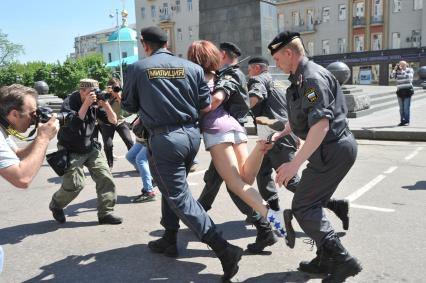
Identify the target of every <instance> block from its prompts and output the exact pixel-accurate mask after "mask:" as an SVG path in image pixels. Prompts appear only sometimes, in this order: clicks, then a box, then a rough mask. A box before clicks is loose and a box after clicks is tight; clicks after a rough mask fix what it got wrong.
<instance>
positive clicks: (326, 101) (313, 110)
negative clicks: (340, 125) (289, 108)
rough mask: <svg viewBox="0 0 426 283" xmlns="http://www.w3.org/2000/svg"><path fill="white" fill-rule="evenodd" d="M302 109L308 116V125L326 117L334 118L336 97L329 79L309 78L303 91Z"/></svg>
mask: <svg viewBox="0 0 426 283" xmlns="http://www.w3.org/2000/svg"><path fill="white" fill-rule="evenodd" d="M301 96H302V98H301V99H302V109H303V111H304V112H305V113H306V114H307V116H308V127H309V128H310V127H312V126H313V125H315V124H316V123H317V122H318V121H320V120H322V119H324V118H326V119H328V120H333V119H334V113H333V109H334V105H335V99H334V94H333V92H332V89H331V88H330V86H329V85H328V83H327V81H324V80H319V79H308V80H307V81H306V82H305V86H304V88H303V91H302V93H301Z"/></svg>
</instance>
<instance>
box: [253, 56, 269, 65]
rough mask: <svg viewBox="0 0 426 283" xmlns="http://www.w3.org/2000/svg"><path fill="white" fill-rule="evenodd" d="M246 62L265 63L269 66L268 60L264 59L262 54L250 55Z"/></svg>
mask: <svg viewBox="0 0 426 283" xmlns="http://www.w3.org/2000/svg"><path fill="white" fill-rule="evenodd" d="M248 64H249V65H251V64H265V65H267V66H269V61H268V59H266V58H265V57H263V56H255V57H251V59H250V60H249V61H248Z"/></svg>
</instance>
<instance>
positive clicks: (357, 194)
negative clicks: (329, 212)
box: [346, 175, 386, 202]
mask: <svg viewBox="0 0 426 283" xmlns="http://www.w3.org/2000/svg"><path fill="white" fill-rule="evenodd" d="M384 178H386V176H385V175H379V176H377V177H376V178H374V179H373V180H371V181H370V182H368V183H367V184H366V185H364V186H363V187H362V188H360V189H358V190H356V191H355V192H353V193H352V194H350V195H349V196H347V197H346V199H347V200H349V201H350V202H353V201H354V200H356V199H358V198H359V197H360V196H362V195H363V194H365V193H366V192H368V191H369V190H371V189H372V188H373V187H374V186H375V185H377V184H378V183H380V182H381V181H382V180H383V179H384Z"/></svg>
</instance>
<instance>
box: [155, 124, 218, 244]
mask: <svg viewBox="0 0 426 283" xmlns="http://www.w3.org/2000/svg"><path fill="white" fill-rule="evenodd" d="M200 143H201V135H200V130H199V129H198V128H196V127H194V126H182V127H177V128H174V129H173V130H171V131H170V130H168V131H167V132H164V133H158V134H155V133H154V134H152V133H151V136H150V139H149V143H148V145H149V149H150V150H149V165H150V169H151V173H152V174H153V177H154V179H155V180H156V181H157V185H158V188H159V190H160V192H161V214H162V217H161V225H162V226H163V227H164V228H165V229H167V230H174V231H177V230H178V229H179V220H182V222H183V223H185V225H186V226H187V227H188V228H189V229H191V230H192V231H193V232H194V233H195V234H196V236H197V237H198V239H200V240H205V237H204V236H206V235H207V234H208V233H209V232H210V233H209V235H210V234H211V233H212V232H214V231H215V229H216V228H215V224H214V223H213V221H212V220H211V218H210V217H209V215H208V214H207V213H206V211H205V210H204V209H203V207H202V206H201V205H200V204H199V203H198V202H197V201H196V200H195V199H194V197H193V196H192V194H191V191H190V190H189V187H188V182H187V175H188V172H189V169H190V168H191V165H192V163H193V161H194V158H195V156H196V155H197V152H198V149H199V147H200Z"/></svg>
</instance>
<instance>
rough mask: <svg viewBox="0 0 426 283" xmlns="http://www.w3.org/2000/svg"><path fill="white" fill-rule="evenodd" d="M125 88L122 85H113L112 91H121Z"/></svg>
mask: <svg viewBox="0 0 426 283" xmlns="http://www.w3.org/2000/svg"><path fill="white" fill-rule="evenodd" d="M122 90H123V89H122V88H121V87H119V86H113V87H112V91H113V92H120V91H122Z"/></svg>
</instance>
